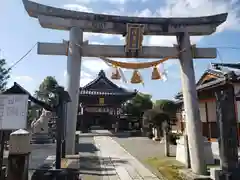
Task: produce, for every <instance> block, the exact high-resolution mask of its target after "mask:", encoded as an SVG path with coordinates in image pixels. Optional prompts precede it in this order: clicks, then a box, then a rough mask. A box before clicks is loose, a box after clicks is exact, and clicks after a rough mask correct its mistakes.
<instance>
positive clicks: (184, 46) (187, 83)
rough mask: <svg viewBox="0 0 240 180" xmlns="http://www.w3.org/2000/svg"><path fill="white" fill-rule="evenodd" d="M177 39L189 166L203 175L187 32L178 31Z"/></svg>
mask: <svg viewBox="0 0 240 180" xmlns="http://www.w3.org/2000/svg"><path fill="white" fill-rule="evenodd" d="M177 41H178V46H179V50H184V51H183V52H182V53H181V54H180V55H179V60H180V69H181V81H182V87H184V88H182V91H183V101H184V109H185V111H186V130H187V134H188V143H189V153H190V163H191V168H192V170H193V172H194V173H197V174H202V175H205V174H206V173H207V171H206V165H205V160H204V153H202V147H203V137H202V134H201V132H202V131H201V119H200V112H199V104H198V97H197V91H196V83H195V74H194V67H193V60H192V50H191V43H190V37H189V34H188V33H187V32H184V33H180V34H179V35H178V36H177Z"/></svg>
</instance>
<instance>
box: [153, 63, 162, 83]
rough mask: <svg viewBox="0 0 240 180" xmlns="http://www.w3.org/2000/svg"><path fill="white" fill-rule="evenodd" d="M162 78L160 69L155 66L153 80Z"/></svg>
mask: <svg viewBox="0 0 240 180" xmlns="http://www.w3.org/2000/svg"><path fill="white" fill-rule="evenodd" d="M159 79H161V75H160V73H159V71H158V68H157V67H156V66H155V67H154V68H153V71H152V80H159Z"/></svg>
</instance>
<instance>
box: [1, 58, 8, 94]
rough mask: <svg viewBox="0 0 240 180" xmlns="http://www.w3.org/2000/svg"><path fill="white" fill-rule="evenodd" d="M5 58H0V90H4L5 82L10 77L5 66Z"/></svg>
mask: <svg viewBox="0 0 240 180" xmlns="http://www.w3.org/2000/svg"><path fill="white" fill-rule="evenodd" d="M6 65H7V63H6V60H5V59H0V92H3V91H4V90H6V86H7V82H8V80H9V78H10V75H9V73H10V70H11V69H10V68H6Z"/></svg>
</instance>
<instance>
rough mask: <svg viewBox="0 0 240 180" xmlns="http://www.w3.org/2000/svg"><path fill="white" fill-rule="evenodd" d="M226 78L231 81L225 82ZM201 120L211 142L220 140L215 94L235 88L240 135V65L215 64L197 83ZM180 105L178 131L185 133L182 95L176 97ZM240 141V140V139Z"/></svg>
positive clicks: (239, 131)
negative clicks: (228, 87) (226, 88)
mask: <svg viewBox="0 0 240 180" xmlns="http://www.w3.org/2000/svg"><path fill="white" fill-rule="evenodd" d="M226 76H227V77H228V78H229V79H230V80H229V81H225V79H226ZM196 85H197V93H198V100H199V110H200V118H201V122H202V134H203V136H205V137H207V138H208V139H209V140H211V141H215V140H217V138H218V132H219V131H218V126H217V115H216V98H215V95H214V93H215V92H216V90H217V89H218V88H219V87H223V86H233V88H234V92H235V113H236V121H237V126H238V133H239V135H240V64H230V63H226V64H225V63H214V64H212V67H211V68H209V69H207V70H206V71H205V72H204V73H203V75H202V76H201V78H200V79H199V81H198V82H197V84H196ZM175 98H176V99H178V101H177V104H179V107H180V108H179V112H178V113H177V117H178V130H179V131H181V132H183V130H184V128H185V111H184V104H183V99H182V93H181V92H179V93H178V94H177V95H176V96H175ZM239 139H240V138H239Z"/></svg>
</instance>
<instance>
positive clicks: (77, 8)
mask: <svg viewBox="0 0 240 180" xmlns="http://www.w3.org/2000/svg"><path fill="white" fill-rule="evenodd" d="M63 8H64V9H68V10H72V11H83V12H93V10H92V9H91V8H88V7H86V6H84V5H80V4H64V5H63Z"/></svg>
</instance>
